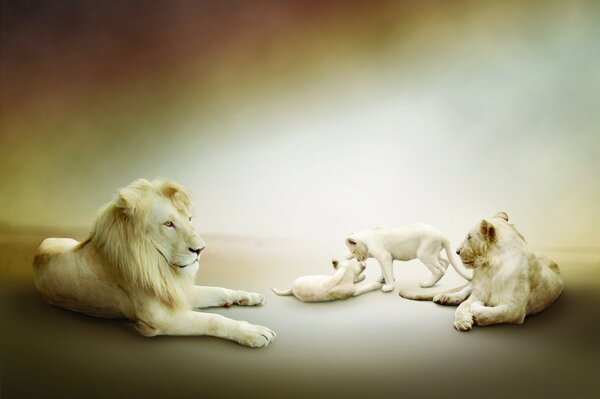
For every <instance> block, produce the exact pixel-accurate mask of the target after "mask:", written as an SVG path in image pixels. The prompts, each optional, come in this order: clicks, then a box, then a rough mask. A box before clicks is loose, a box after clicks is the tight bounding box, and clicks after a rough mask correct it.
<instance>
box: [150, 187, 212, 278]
mask: <svg viewBox="0 0 600 399" xmlns="http://www.w3.org/2000/svg"><path fill="white" fill-rule="evenodd" d="M145 222H146V227H147V231H148V232H149V233H150V234H149V236H150V237H151V239H152V241H153V243H154V245H155V246H156V248H157V250H158V251H159V252H160V253H161V255H162V256H163V257H164V258H165V260H166V261H167V263H169V265H171V266H173V267H177V268H179V269H183V268H186V267H187V266H192V265H194V264H195V263H196V262H198V260H199V257H200V253H201V252H202V250H203V249H204V248H205V247H206V243H205V242H204V240H203V239H202V237H200V235H199V234H198V233H197V232H196V230H195V229H194V226H193V225H192V214H191V213H190V211H189V210H187V209H177V208H176V207H175V206H173V204H172V203H171V201H170V200H169V199H166V198H164V197H158V198H155V199H154V200H153V201H152V205H151V209H150V212H149V213H148V216H147V220H146V221H145Z"/></svg>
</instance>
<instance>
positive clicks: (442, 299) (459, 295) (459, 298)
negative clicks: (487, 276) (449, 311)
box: [433, 284, 473, 306]
mask: <svg viewBox="0 0 600 399" xmlns="http://www.w3.org/2000/svg"><path fill="white" fill-rule="evenodd" d="M472 290H473V288H472V287H471V285H470V284H467V285H466V286H464V287H463V288H462V289H461V290H459V291H456V292H449V293H443V292H442V293H439V294H437V295H436V296H434V297H433V302H435V303H437V304H439V305H450V306H455V305H458V304H460V303H462V302H464V301H465V300H466V299H467V298H468V297H469V295H471V291H472Z"/></svg>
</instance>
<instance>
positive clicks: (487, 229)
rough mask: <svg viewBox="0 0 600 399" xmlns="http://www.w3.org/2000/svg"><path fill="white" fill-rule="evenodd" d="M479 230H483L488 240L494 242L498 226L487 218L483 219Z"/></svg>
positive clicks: (482, 232)
mask: <svg viewBox="0 0 600 399" xmlns="http://www.w3.org/2000/svg"><path fill="white" fill-rule="evenodd" d="M479 230H480V231H481V234H482V235H483V236H484V237H485V239H486V241H487V242H489V243H492V242H494V240H495V239H496V228H495V227H494V225H493V224H491V223H490V222H488V221H487V220H485V219H483V220H482V221H481V225H480V227H479Z"/></svg>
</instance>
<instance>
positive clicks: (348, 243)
mask: <svg viewBox="0 0 600 399" xmlns="http://www.w3.org/2000/svg"><path fill="white" fill-rule="evenodd" d="M346 245H348V246H349V247H350V246H352V247H354V246H356V241H355V240H353V239H352V238H346Z"/></svg>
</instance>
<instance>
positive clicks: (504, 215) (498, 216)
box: [494, 211, 508, 222]
mask: <svg viewBox="0 0 600 399" xmlns="http://www.w3.org/2000/svg"><path fill="white" fill-rule="evenodd" d="M494 217H495V218H499V219H504V220H505V221H507V222H508V214H507V213H506V212H504V211H502V212H498V213H497V214H495V215H494Z"/></svg>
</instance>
